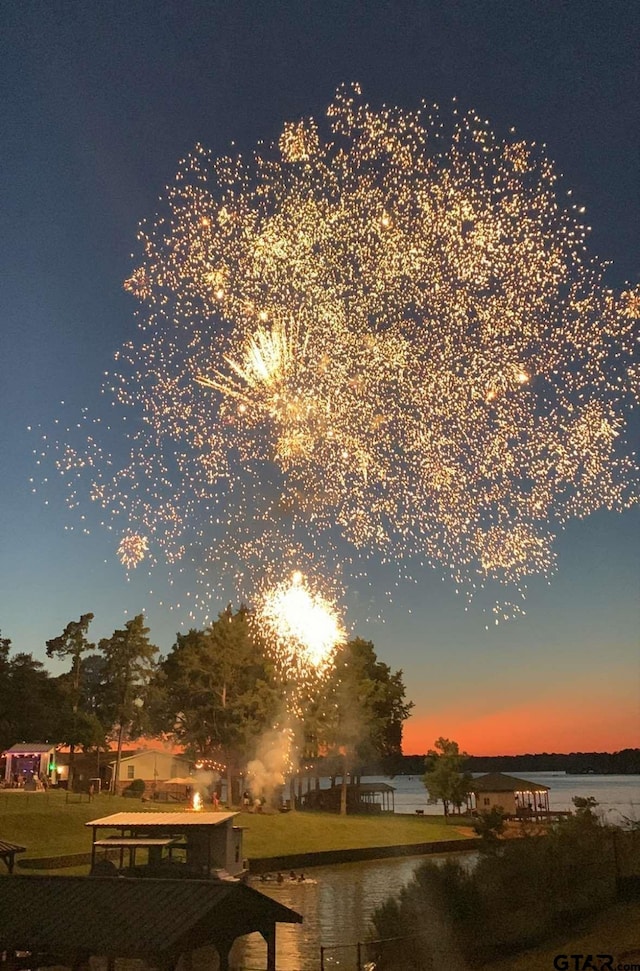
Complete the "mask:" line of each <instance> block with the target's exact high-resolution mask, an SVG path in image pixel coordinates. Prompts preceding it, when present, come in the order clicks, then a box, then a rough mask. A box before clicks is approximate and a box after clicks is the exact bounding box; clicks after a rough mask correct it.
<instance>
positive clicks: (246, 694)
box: [156, 607, 280, 802]
mask: <svg viewBox="0 0 640 971" xmlns="http://www.w3.org/2000/svg"><path fill="white" fill-rule="evenodd" d="M160 678H161V681H160V685H161V691H160V697H159V700H158V703H157V707H156V728H162V729H163V730H165V731H167V732H170V733H171V734H172V735H173V736H174V738H175V739H176V740H177V741H179V742H181V743H182V744H183V745H185V746H186V748H187V749H188V750H189V751H190V752H191V753H192V755H193V756H194V757H196V758H198V757H199V758H209V759H215V760H217V761H219V762H221V763H224V764H226V766H227V773H228V782H227V786H228V788H227V791H228V793H229V800H230V801H231V802H234V801H235V799H236V797H237V789H238V785H237V780H238V774H239V771H240V769H241V768H242V767H243V766H244V765H245V764H246V761H247V760H248V758H249V757H250V756H251V754H252V749H253V747H254V745H255V742H256V740H257V738H258V737H259V736H260V735H261V734H262V733H263V732H264V731H265V730H266V729H268V728H271V727H272V726H273V720H274V717H275V716H276V714H277V711H278V708H279V704H280V692H279V690H278V688H277V685H276V684H275V681H274V677H273V671H272V669H271V666H270V664H269V662H268V661H267V660H266V658H265V653H264V649H263V645H262V643H261V642H260V640H259V639H258V638H257V637H256V635H255V633H254V632H253V631H252V630H251V627H250V624H249V617H248V611H247V609H246V608H245V607H240V608H239V610H237V611H236V612H233V611H232V609H231V608H230V607H228V608H227V609H226V610H224V611H223V612H222V613H221V614H220V615H219V617H218V619H217V620H216V621H215V622H214V623H213V624H212V625H211V626H210V627H209V628H207V630H204V631H202V630H193V629H192V630H190V631H189V632H188V633H187V634H177V635H176V642H175V644H174V645H173V647H172V649H171V653H170V654H169V655H168V656H167V658H166V659H165V660H164V661H163V662H162V664H161V672H160Z"/></svg>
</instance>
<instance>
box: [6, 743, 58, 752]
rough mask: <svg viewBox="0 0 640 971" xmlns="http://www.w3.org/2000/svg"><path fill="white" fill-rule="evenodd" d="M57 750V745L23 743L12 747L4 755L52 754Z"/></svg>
mask: <svg viewBox="0 0 640 971" xmlns="http://www.w3.org/2000/svg"><path fill="white" fill-rule="evenodd" d="M54 748H55V745H52V744H49V742H45V743H44V744H43V743H42V742H21V743H19V744H18V745H12V746H11V748H8V749H6V751H5V752H4V753H3V754H4V755H40V754H42V753H44V752H50V751H51V750H52V749H54Z"/></svg>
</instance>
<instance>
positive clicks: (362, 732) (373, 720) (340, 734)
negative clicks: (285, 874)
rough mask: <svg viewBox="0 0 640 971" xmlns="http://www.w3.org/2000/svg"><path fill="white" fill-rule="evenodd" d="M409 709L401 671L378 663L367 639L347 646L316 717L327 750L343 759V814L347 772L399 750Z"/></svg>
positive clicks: (400, 750)
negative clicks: (321, 713) (321, 715)
mask: <svg viewBox="0 0 640 971" xmlns="http://www.w3.org/2000/svg"><path fill="white" fill-rule="evenodd" d="M412 707H413V704H412V702H408V701H406V700H405V686H404V684H403V681H402V671H396V672H395V673H392V671H391V668H390V667H389V666H388V665H387V664H384V663H383V662H382V661H379V660H378V658H377V656H376V652H375V649H374V646H373V644H372V643H371V641H365V640H363V639H362V638H360V637H357V638H355V639H353V640H351V641H349V642H348V643H347V644H346V645H345V647H344V649H343V650H342V651H340V653H339V655H338V657H337V659H336V665H335V668H334V671H333V673H332V676H331V681H330V683H329V685H328V691H327V693H326V694H325V696H324V698H323V699H322V708H323V709H324V718H322V717H321V718H319V719H318V721H319V726H320V727H319V730H320V731H321V732H323V733H324V738H325V743H326V747H327V749H328V750H329V752H332V753H333V754H335V753H337V752H339V753H340V755H341V757H342V770H343V771H342V794H341V801H340V812H341V813H343V814H344V813H346V811H347V804H346V798H347V776H348V774H349V773H350V772H351V771H352V770H353V769H354V768H355V767H356V766H358V765H361V764H362V763H364V762H371V761H375V762H378V763H384V761H385V760H386V759H388V758H393V757H394V756H398V755H400V754H401V753H402V725H403V722H404V721H405V719H407V718H408V717H409V714H410V712H411V708H412ZM323 722H324V724H323Z"/></svg>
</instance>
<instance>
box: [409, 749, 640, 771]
mask: <svg viewBox="0 0 640 971" xmlns="http://www.w3.org/2000/svg"><path fill="white" fill-rule="evenodd" d="M424 762H425V756H424V755H404V756H401V757H400V758H399V759H396V760H395V761H394V765H393V771H394V773H395V775H422V773H423V772H424ZM464 769H465V770H466V771H467V772H478V773H480V772H505V773H507V775H513V774H514V773H515V774H516V775H517V773H518V772H567V773H569V775H586V774H593V775H640V748H625V749H622V750H621V751H620V752H571V753H570V754H568V755H561V754H558V753H549V752H542V753H540V754H538V755H468V756H467V757H466V759H465V763H464Z"/></svg>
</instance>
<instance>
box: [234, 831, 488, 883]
mask: <svg viewBox="0 0 640 971" xmlns="http://www.w3.org/2000/svg"><path fill="white" fill-rule="evenodd" d="M481 842H482V840H481V839H480V838H479V837H469V838H465V839H457V840H432V841H430V842H428V843H398V844H395V845H391V846H359V847H356V848H354V849H350V850H316V851H315V852H309V853H292V854H286V855H282V856H262V857H256V858H254V859H249V860H248V861H247V863H248V869H249V876H254V875H259V874H261V873H269V872H270V871H272V870H295V869H310V868H311V867H316V866H335V865H337V864H340V863H362V862H365V861H367V860H386V859H391V858H393V857H402V856H429V855H431V854H436V853H461V852H470V851H472V850H477V849H478V847H479V846H480V844H481Z"/></svg>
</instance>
